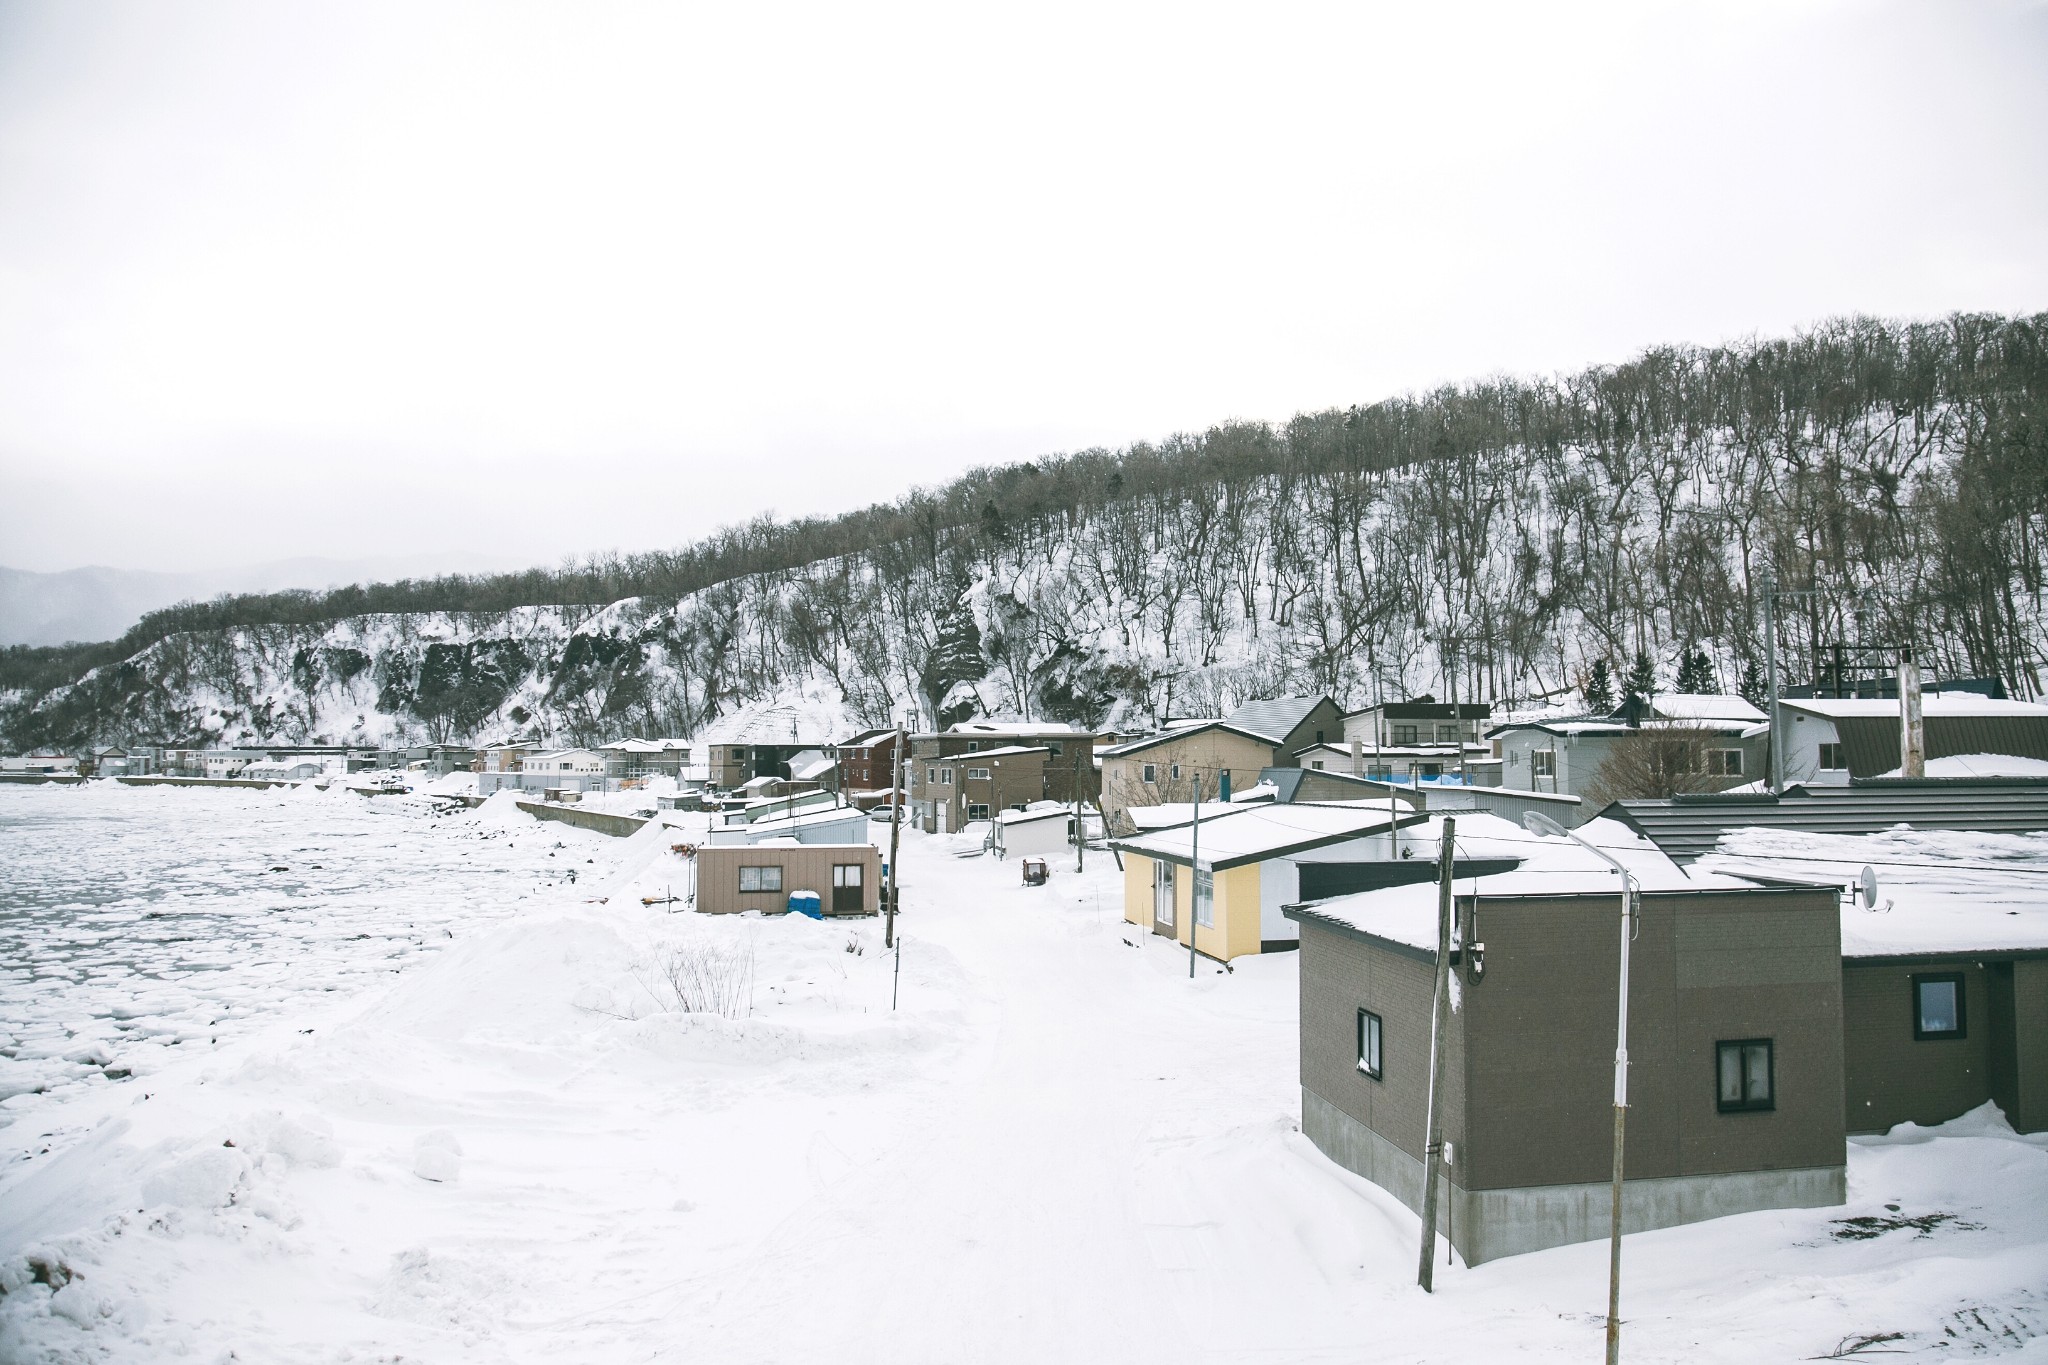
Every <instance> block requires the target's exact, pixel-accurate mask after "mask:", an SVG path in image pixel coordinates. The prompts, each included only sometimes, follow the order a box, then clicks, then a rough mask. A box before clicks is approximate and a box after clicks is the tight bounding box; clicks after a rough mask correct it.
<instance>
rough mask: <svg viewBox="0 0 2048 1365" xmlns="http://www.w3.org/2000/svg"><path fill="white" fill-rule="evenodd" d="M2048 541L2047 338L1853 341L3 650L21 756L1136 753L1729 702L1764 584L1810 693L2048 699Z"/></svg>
mask: <svg viewBox="0 0 2048 1365" xmlns="http://www.w3.org/2000/svg"><path fill="white" fill-rule="evenodd" d="M2044 538H2048V315H2037V316H2031V317H1999V316H1986V315H1958V316H1954V317H1950V318H1947V319H1943V320H1939V321H1930V322H1913V323H1903V322H1893V321H1885V320H1879V319H1871V318H1854V319H1844V320H1838V321H1833V322H1829V323H1826V324H1823V325H1820V326H1816V327H1814V328H1812V329H1811V330H1808V331H1806V332H1803V333H1801V334H1800V335H1797V336H1794V337H1791V338H1786V339H1778V340H1753V341H1746V342H1743V343H1740V344H1735V345H1728V346H1720V347H1711V348H1703V347H1693V346H1673V347H1666V348H1658V349H1653V350H1650V351H1646V352H1645V353H1643V354H1642V355H1639V356H1637V357H1636V358H1634V359H1632V360H1629V361H1627V362H1625V363H1622V364H1617V365H1610V366H1600V367H1597V368H1593V369H1588V370H1585V371H1583V372H1581V373H1577V374H1569V375H1562V376H1557V377H1553V378H1542V379H1529V378H1497V379H1488V380H1482V381H1476V382H1471V383H1467V384H1463V385H1459V386H1455V387H1445V388H1442V389H1439V390H1437V391H1434V392H1430V393H1423V394H1414V395H1409V396H1404V397H1400V398H1395V399H1390V400H1387V401H1384V402H1378V403H1373V404H1370V405H1367V406H1361V407H1354V408H1349V409H1342V410H1332V411H1326V412H1317V413H1306V414H1302V415H1300V416H1297V417H1295V418H1294V419H1292V420H1291V421H1288V422H1286V423H1285V424H1283V425H1278V426H1275V425H1270V424H1267V423H1263V422H1237V423H1231V424H1228V425H1223V426H1219V427H1215V428H1213V429H1211V430H1208V431H1205V432H1201V433H1195V434H1185V435H1176V436H1173V437H1170V438H1168V439H1166V440H1163V441H1161V442H1159V443H1158V444H1156V445H1154V444H1140V445H1136V446H1133V447H1131V448H1129V449H1125V450H1120V451H1109V450H1099V449H1098V450H1086V451H1081V452H1078V453H1074V454H1065V455H1054V456H1048V457H1046V458H1043V459H1039V460H1034V461H1026V462H1022V463H1017V464H1010V465H1003V466H998V467H992V468H983V469H976V470H973V471H971V472H969V473H967V474H965V475H963V476H962V477H960V478H959V479H956V480H955V481H953V482H952V483H950V484H947V485H946V486H944V487H942V488H938V489H931V490H917V491H915V492H912V493H910V494H909V495H907V496H905V497H903V498H900V499H898V500H897V501H895V502H893V503H887V504H878V505H876V506H872V507H867V508H863V509H860V510H858V511H854V512H849V513H847V514H845V515H842V516H838V517H833V518H813V519H807V520H802V521H794V522H781V521H775V520H772V519H769V518H761V519H757V520H755V521H751V522H747V523H745V524H742V525H736V526H733V527H730V528H728V529H726V530H722V531H720V532H718V533H717V534H715V535H713V536H711V537H709V538H707V539H706V540H704V541H702V542H701V543H699V544H696V545H692V546H689V547H687V548H685V549H681V550H676V551H673V552H660V553H651V554H640V555H629V556H619V555H607V556H601V557H597V558H593V559H590V560H587V561H584V562H581V563H577V564H574V565H571V566H568V567H565V568H562V569H559V570H539V569H536V570H532V571H528V572H524V573H515V574H497V575H485V576H477V577H452V578H440V579H433V580H427V581H408V582H400V583H389V584H374V585H366V586H360V587H352V588H347V589H342V590H338V591H334V592H327V593H282V594H270V595H259V596H238V597H224V598H221V599H218V600H216V601H213V602H204V603H191V604H184V605H180V606H177V607H172V608H169V609H167V610H164V611H159V612H155V613H152V614H151V615H150V616H148V617H147V618H145V619H144V620H143V621H142V622H141V623H140V624H138V625H137V626H136V627H135V628H134V629H133V630H131V631H129V632H128V633H127V634H126V635H124V636H123V637H122V638H121V639H120V640H118V641H113V642H110V643H106V644H89V645H69V646H62V647H58V648H49V649H32V648H15V649H11V650H7V651H5V652H4V655H0V732H4V739H5V741H6V742H7V743H9V744H12V745H15V746H18V747H25V746H28V745H35V744H62V745H77V744H84V743H95V742H122V741H126V742H150V741H153V742H159V743H179V742H193V741H206V740H222V741H232V740H234V739H236V738H238V737H239V738H250V739H254V738H258V737H262V738H272V739H279V740H283V739H292V740H301V741H306V740H316V739H324V740H328V741H331V742H347V741H351V740H353V739H356V738H358V737H363V738H419V739H425V738H433V739H448V738H455V739H463V738H472V739H484V738H492V737H495V736H498V735H501V734H507V733H511V732H514V731H527V732H537V733H539V734H541V735H545V736H551V737H556V738H559V739H562V740H574V741H581V742H588V741H597V740H604V739H608V738H611V737H614V736H615V735H617V734H620V733H627V732H640V733H661V734H680V735H688V734H692V733H695V732H696V731H698V730H699V729H700V728H701V727H702V726H703V725H705V724H706V723H707V722H709V721H710V720H712V719H714V718H715V717H717V716H719V715H721V714H724V713H726V712H729V711H731V710H733V709H734V708H735V707H738V706H740V705H743V704H745V703H747V702H750V701H756V700H761V699H765V698H770V697H775V696H779V695H784V694H787V693H790V692H792V691H794V690H803V691H805V692H807V693H808V694H809V695H812V696H829V697H832V698H834V699H836V700H838V701H839V702H841V703H842V704H843V707H844V712H845V714H846V716H847V717H848V718H850V719H852V720H856V721H868V722H881V721H885V720H887V719H890V718H892V717H893V716H896V715H900V714H902V712H903V711H904V710H905V709H906V708H907V707H910V706H913V705H914V706H916V707H917V708H918V709H919V711H920V712H921V716H922V718H923V720H925V721H926V722H927V723H929V722H931V721H933V720H943V719H948V718H951V717H954V716H958V715H964V714H967V713H970V712H974V711H980V712H986V713H993V714H1005V713H1008V714H1016V715H1021V716H1025V717H1030V718H1034V719H1036V718H1045V719H1058V720H1073V721H1079V722H1083V723H1087V724H1102V723H1105V722H1110V721H1117V722H1121V723H1123V724H1126V725H1142V724H1145V723H1148V722H1150V721H1151V720H1152V719H1154V718H1155V717H1157V716H1160V715H1164V714H1169V713H1170V714H1176V715H1197V714H1216V713H1218V712H1219V711H1221V710H1223V709H1225V708H1227V707H1228V706H1230V705H1232V704H1233V703H1235V702H1237V701H1241V700H1244V699H1248V698H1254V697H1259V696H1265V695H1272V694H1275V693H1280V692H1328V693H1330V694H1332V695H1334V696H1336V697H1337V698H1338V699H1339V700H1340V701H1343V702H1346V703H1349V704H1354V705H1356V704H1363V703H1365V702H1367V701H1370V700H1373V699H1375V698H1379V697H1398V696H1401V695H1405V694H1408V693H1410V692H1417V691H1424V690H1430V691H1435V692H1437V693H1438V694H1439V695H1442V694H1444V693H1445V692H1446V691H1447V690H1448V689H1449V687H1450V686H1451V685H1452V683H1453V681H1455V686H1456V688H1457V691H1458V694H1459V695H1460V696H1463V697H1466V698H1470V699H1490V700H1495V701H1514V700H1524V701H1526V700H1533V699H1553V700H1560V701H1574V700H1576V696H1577V694H1578V692H1579V690H1580V689H1581V688H1582V687H1583V686H1584V684H1585V682H1586V681H1587V679H1588V676H1589V673H1590V670H1591V669H1592V667H1593V665H1594V664H1595V662H1596V661H1603V660H1604V661H1606V662H1607V663H1608V664H1609V665H1610V667H1611V670H1612V671H1613V673H1615V674H1616V675H1619V674H1621V673H1623V672H1625V671H1626V670H1627V668H1628V666H1629V664H1630V662H1631V661H1632V660H1634V659H1635V658H1636V656H1637V655H1639V654H1641V655H1646V656H1647V657H1648V658H1649V659H1650V660H1652V661H1654V663H1655V666H1656V668H1657V670H1658V672H1659V674H1660V678H1661V679H1662V680H1663V681H1664V682H1666V683H1668V682H1670V681H1671V680H1673V678H1674V677H1675V670H1676V668H1677V666H1678V665H1679V664H1680V663H1681V662H1686V663H1687V664H1688V667H1689V668H1690V669H1691V672H1692V681H1694V682H1695V683H1697V682H1698V681H1699V680H1700V679H1701V678H1702V676H1703V675H1702V674H1701V669H1702V668H1704V669H1705V670H1706V672H1705V674H1704V677H1705V679H1706V680H1707V681H1710V682H1712V683H1713V684H1714V685H1716V686H1718V687H1723V688H1727V689H1729V690H1733V689H1735V688H1736V687H1737V686H1738V685H1739V682H1740V680H1741V678H1742V677H1743V675H1744V674H1745V673H1746V672H1750V671H1752V669H1753V666H1754V665H1755V664H1756V663H1757V662H1758V661H1759V659H1760V649H1761V644H1762V637H1763V629H1762V609H1761V599H1760V595H1759V588H1760V585H1761V582H1762V580H1763V577H1764V575H1765V573H1766V571H1767V570H1768V571H1774V572H1775V574H1776V575H1777V578H1778V581H1779V583H1780V584H1781V586H1782V587H1784V588H1787V589H1795V590H1805V589H1810V590H1811V592H1810V594H1809V595H1807V596H1804V597H1800V598H1796V599H1793V600H1791V601H1790V602H1788V603H1787V604H1786V609H1785V619H1784V623H1783V635H1782V641H1783V650H1784V653H1783V656H1782V657H1783V659H1784V661H1785V664H1786V667H1787V669H1788V673H1789V676H1790V677H1791V678H1792V679H1795V680H1797V679H1803V678H1806V677H1808V676H1810V674H1811V671H1812V665H1813V661H1814V658H1815V655H1816V651H1817V650H1819V649H1822V648H1824V647H1825V646H1827V645H1828V644H1830V643H1833V642H1837V641H1840V642H1849V643H1855V642H1869V643H1877V644H1887V645H1891V644H1898V643H1902V642H1910V643H1911V644H1912V646H1913V647H1914V649H1915V651H1916V653H1917V654H1918V657H1919V658H1920V660H1921V662H1922V664H1923V667H1924V668H1925V669H1926V670H1927V671H1928V672H1929V673H1931V674H1933V675H1935V676H1995V677H1999V678H2002V679H2003V680H2004V681H2005V683H2006V685H2007V687H2008V688H2010V689H2011V690H2012V691H2013V693H2014V694H2015V695H2018V696H2024V697H2034V696H2039V695H2040V694H2041V692H2042V690H2043V679H2044V672H2043V669H2044V663H2048V658H2044V648H2048V630H2044V619H2043V614H2044V597H2043V546H2044ZM1696 655H1704V656H1705V659H1704V662H1703V663H1702V662H1701V661H1699V660H1697V659H1695V657H1694V656H1696ZM1453 675H1455V679H1454V678H1453Z"/></svg>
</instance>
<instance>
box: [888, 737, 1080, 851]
mask: <svg viewBox="0 0 2048 1365" xmlns="http://www.w3.org/2000/svg"><path fill="white" fill-rule="evenodd" d="M1009 748H1040V749H1044V750H1045V780H1044V784H1043V787H1042V789H1041V790H1040V791H1039V792H1037V793H1036V794H1035V795H1032V796H1029V797H1020V798H1019V799H1020V800H1024V801H1027V802H1028V801H1059V802H1062V803H1064V802H1070V801H1072V800H1074V797H1075V794H1076V786H1075V784H1076V782H1077V781H1078V782H1079V795H1080V799H1081V800H1083V801H1093V800H1094V799H1095V796H1096V783H1095V736H1094V735H1093V734H1091V733H1089V732H1087V731H1084V730H1076V729H1074V728H1073V727H1072V726H1068V725H1059V724H1050V723H1046V722H1041V721H998V720H964V721H961V722H960V723H959V724H958V725H955V726H953V727H952V728H950V729H947V730H941V731H936V732H927V733H924V734H917V735H912V736H911V737H910V757H909V759H908V760H907V762H906V764H905V775H906V777H907V779H908V784H909V787H910V792H911V800H912V802H913V803H917V804H916V806H915V809H916V810H917V811H918V812H919V821H920V823H921V824H926V828H927V829H929V828H930V825H929V824H928V823H926V822H927V821H929V820H935V819H936V812H935V811H934V810H932V809H931V807H932V803H933V801H934V800H935V798H936V797H938V796H940V795H946V794H945V793H934V792H924V793H922V794H920V789H919V787H918V782H919V780H920V778H921V777H922V776H923V774H924V771H925V769H927V768H929V767H931V766H932V761H933V760H934V759H941V758H952V757H956V756H958V755H960V754H978V753H987V752H988V751H990V750H992V749H1009ZM885 785H886V784H885ZM998 808H1000V807H998ZM958 827H959V824H958V822H957V821H956V822H954V824H953V825H951V826H950V828H955V829H957V828H958Z"/></svg>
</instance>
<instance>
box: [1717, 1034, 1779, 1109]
mask: <svg viewBox="0 0 2048 1365" xmlns="http://www.w3.org/2000/svg"><path fill="white" fill-rule="evenodd" d="M1772 1051H1773V1049H1772V1046H1771V1040H1770V1039H1768V1038H1739V1039H1736V1040H1735V1041H1733V1042H1726V1043H1716V1044H1714V1107H1715V1108H1716V1109H1719V1110H1720V1111H1721V1112H1722V1113H1724V1114H1758V1113H1767V1112H1769V1111H1770V1110H1772V1109H1775V1108H1777V1107H1778V1105H1777V1079H1778V1078H1777V1075H1776V1074H1775V1073H1776V1066H1775V1062H1774V1059H1773V1057H1772V1055H1771V1054H1772Z"/></svg>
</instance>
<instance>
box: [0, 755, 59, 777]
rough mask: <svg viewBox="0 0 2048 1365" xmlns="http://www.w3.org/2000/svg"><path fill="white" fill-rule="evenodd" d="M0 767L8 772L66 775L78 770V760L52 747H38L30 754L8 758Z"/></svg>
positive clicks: (50, 775) (47, 775) (53, 775)
mask: <svg viewBox="0 0 2048 1365" xmlns="http://www.w3.org/2000/svg"><path fill="white" fill-rule="evenodd" d="M0 769H4V770H5V771H7V772H10V773H40V774H42V775H43V776H46V777H67V776H71V775H74V774H76V773H77V772H78V760H77V759H76V758H74V757H73V756H72V755H70V754H62V753H58V752H57V751H56V750H54V749H38V750H36V752H34V753H32V754H23V755H22V756H20V757H19V758H9V759H7V760H5V761H4V763H0Z"/></svg>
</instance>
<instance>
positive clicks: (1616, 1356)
mask: <svg viewBox="0 0 2048 1365" xmlns="http://www.w3.org/2000/svg"><path fill="white" fill-rule="evenodd" d="M1522 828H1524V829H1526V830H1528V831H1529V832H1530V833H1531V834H1535V835H1540V836H1542V837H1544V838H1546V839H1569V840H1571V841H1572V842H1573V843H1575V844H1577V845H1578V846H1579V847H1580V848H1583V849H1585V850H1586V851H1587V852H1589V853H1591V854H1592V855H1593V856H1594V857H1596V858H1598V859H1599V860H1600V861H1601V862H1603V863H1606V864H1607V865H1608V866H1609V867H1611V868H1613V869H1614V870H1615V871H1616V872H1619V873H1620V874H1621V989H1620V995H1621V1002H1620V1006H1619V1017H1618V1019H1617V1022H1616V1023H1615V1026H1614V1208H1613V1211H1612V1215H1611V1217H1610V1220H1609V1224H1608V1246H1607V1365H1617V1362H1618V1361H1620V1359H1621V1165H1622V1147H1623V1143H1624V1141H1625V1139H1626V1136H1627V1129H1628V945H1629V939H1630V938H1631V937H1633V935H1634V930H1635V919H1636V897H1637V894H1638V887H1637V885H1636V879H1635V874H1634V873H1632V872H1630V871H1629V870H1628V869H1627V868H1626V867H1623V866H1622V865H1621V863H1620V862H1619V861H1618V860H1617V859H1615V858H1614V857H1613V856H1612V855H1610V854H1609V853H1608V852H1607V850H1605V849H1603V848H1600V847H1598V846H1596V845H1594V844H1590V843H1587V842H1586V841H1585V840H1584V839H1581V838H1580V837H1579V836H1578V835H1576V834H1574V833H1572V832H1571V831H1570V830H1568V829H1566V828H1565V827H1564V826H1563V825H1560V824H1559V823H1557V821H1555V820H1553V819H1551V818H1550V817H1549V816H1547V815H1545V814H1544V813H1543V812H1541V811H1534V810H1532V811H1530V812H1528V813H1527V814H1525V815H1524V816H1523V817H1522Z"/></svg>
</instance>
